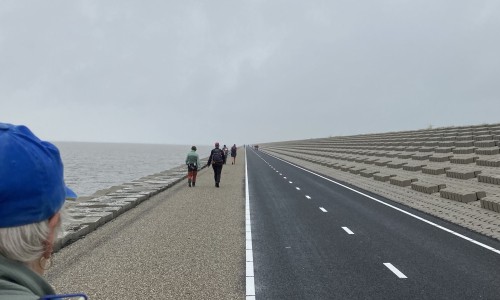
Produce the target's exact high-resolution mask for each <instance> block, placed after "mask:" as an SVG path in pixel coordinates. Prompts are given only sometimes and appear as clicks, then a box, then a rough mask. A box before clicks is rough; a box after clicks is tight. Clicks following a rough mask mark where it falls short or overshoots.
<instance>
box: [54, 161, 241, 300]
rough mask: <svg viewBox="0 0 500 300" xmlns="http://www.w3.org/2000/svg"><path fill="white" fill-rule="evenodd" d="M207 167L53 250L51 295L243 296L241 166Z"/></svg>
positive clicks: (237, 163)
mask: <svg viewBox="0 0 500 300" xmlns="http://www.w3.org/2000/svg"><path fill="white" fill-rule="evenodd" d="M241 152H243V151H240V155H239V156H238V157H237V160H236V165H231V163H230V161H229V159H228V164H227V165H225V166H224V168H223V170H222V179H221V187H220V188H216V187H214V181H213V171H212V168H205V169H203V170H201V171H200V172H199V173H198V180H197V183H196V187H194V188H189V187H188V186H187V180H185V181H183V182H182V183H179V184H177V185H175V186H173V187H171V188H169V189H168V190H166V191H164V192H162V193H160V194H158V195H155V196H153V197H152V198H151V199H149V200H147V201H145V202H143V203H141V204H140V205H138V206H137V207H135V208H133V209H131V210H130V211H128V212H126V213H124V214H123V215H121V216H119V217H118V218H116V219H114V220H113V221H111V222H109V223H107V224H105V225H103V226H102V227H100V228H99V229H97V230H96V231H94V232H92V233H90V234H89V235H88V236H86V237H85V238H83V239H81V240H78V241H76V242H75V243H73V244H71V245H69V246H68V247H65V248H63V249H62V250H60V251H59V252H58V253H56V254H55V255H54V266H53V267H52V268H51V269H50V270H49V271H48V273H47V279H48V280H49V282H50V283H51V284H53V285H54V287H55V288H56V291H57V292H58V293H70V292H84V293H86V294H87V295H88V296H89V298H90V299H149V298H153V299H244V298H245V223H244V220H245V218H244V211H245V207H244V205H245V201H244V199H245V194H244V192H245V189H244V179H245V173H244V172H245V166H244V155H242V153H241Z"/></svg>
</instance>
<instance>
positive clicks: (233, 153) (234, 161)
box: [231, 144, 237, 165]
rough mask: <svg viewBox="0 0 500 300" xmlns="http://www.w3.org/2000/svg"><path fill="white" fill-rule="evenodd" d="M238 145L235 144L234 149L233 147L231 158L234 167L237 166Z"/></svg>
mask: <svg viewBox="0 0 500 300" xmlns="http://www.w3.org/2000/svg"><path fill="white" fill-rule="evenodd" d="M236 149H237V148H236V144H234V145H233V146H232V147H231V157H232V158H233V162H232V163H231V164H232V165H235V164H236Z"/></svg>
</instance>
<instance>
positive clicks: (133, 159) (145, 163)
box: [54, 142, 211, 197]
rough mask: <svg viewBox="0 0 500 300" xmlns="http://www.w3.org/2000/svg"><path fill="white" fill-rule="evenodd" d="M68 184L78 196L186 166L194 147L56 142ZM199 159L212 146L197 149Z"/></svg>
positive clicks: (206, 155)
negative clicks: (187, 156)
mask: <svg viewBox="0 0 500 300" xmlns="http://www.w3.org/2000/svg"><path fill="white" fill-rule="evenodd" d="M54 144H55V145H56V146H57V147H58V148H59V150H60V152H61V157H62V160H63V164H64V178H65V181H66V185H67V186H68V187H70V188H71V189H72V190H73V191H75V192H76V193H77V194H78V196H79V197H81V196H90V195H92V194H93V193H94V192H96V191H98V190H101V189H107V188H109V187H111V186H115V185H120V184H122V183H125V182H130V181H132V180H135V179H139V178H141V177H144V176H147V175H152V174H156V173H159V172H161V171H165V170H168V169H171V168H175V167H177V166H179V165H183V164H184V163H185V159H186V154H187V153H188V152H189V151H190V150H191V145H155V144H122V143H83V142H55V143H54ZM197 148H198V150H197V151H196V152H197V153H198V154H199V155H200V159H201V158H204V157H208V155H209V154H210V149H211V147H209V146H197Z"/></svg>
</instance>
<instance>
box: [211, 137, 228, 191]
mask: <svg viewBox="0 0 500 300" xmlns="http://www.w3.org/2000/svg"><path fill="white" fill-rule="evenodd" d="M225 160H226V157H225V155H224V151H222V150H221V149H219V143H218V142H216V143H215V148H214V149H212V151H211V152H210V156H209V157H208V162H207V166H210V164H212V168H213V169H214V180H215V187H219V183H220V174H221V172H222V165H223V164H224V161H225Z"/></svg>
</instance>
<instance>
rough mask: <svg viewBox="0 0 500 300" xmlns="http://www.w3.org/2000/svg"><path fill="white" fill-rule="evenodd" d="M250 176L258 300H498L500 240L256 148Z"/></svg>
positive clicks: (249, 166) (249, 164)
mask: <svg viewBox="0 0 500 300" xmlns="http://www.w3.org/2000/svg"><path fill="white" fill-rule="evenodd" d="M247 172H248V178H247V179H248V193H249V194H248V197H249V204H250V215H251V237H252V239H251V240H252V249H253V270H254V284H255V298H256V299H258V300H261V299H500V250H499V249H500V243H499V242H498V241H496V240H493V239H490V238H487V237H485V236H482V235H479V234H476V233H474V232H471V231H469V230H467V229H464V228H462V227H459V226H457V225H454V224H451V223H448V222H446V221H443V220H441V219H438V218H435V217H432V216H429V215H426V214H424V213H420V212H418V211H415V210H413V209H411V208H408V207H405V206H403V205H400V204H398V203H394V202H392V201H390V200H387V199H385V198H383V197H380V196H377V195H372V194H369V193H365V194H367V196H371V197H373V198H376V199H378V200H380V201H382V202H383V203H381V202H379V201H376V200H374V199H373V198H370V197H367V196H365V195H363V194H360V193H356V192H354V191H352V190H349V189H347V188H345V187H342V186H340V185H338V184H336V183H334V182H332V180H328V179H325V178H321V177H318V176H317V175H315V174H312V173H311V172H307V171H305V170H303V169H301V168H298V167H296V166H293V165H291V164H288V163H286V162H284V161H282V160H279V159H277V158H274V157H271V156H269V155H266V154H265V153H263V152H261V151H254V150H252V149H250V148H248V151H247ZM361 192H362V191H361ZM363 193H364V192H363ZM384 203H387V204H389V205H391V206H388V205H385V204H384ZM401 210H404V212H402V211H401ZM405 212H406V213H405ZM410 214H411V215H410ZM419 218H422V219H423V220H422V219H419ZM429 222H431V223H432V224H430V223H429ZM468 239H470V240H468ZM488 247H489V248H488ZM247 260H248V258H247ZM247 291H248V287H247ZM247 295H248V293H247Z"/></svg>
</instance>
